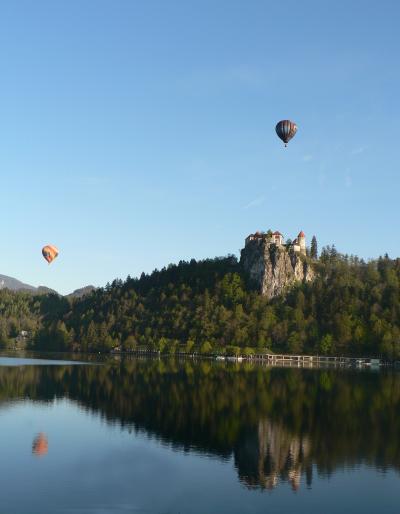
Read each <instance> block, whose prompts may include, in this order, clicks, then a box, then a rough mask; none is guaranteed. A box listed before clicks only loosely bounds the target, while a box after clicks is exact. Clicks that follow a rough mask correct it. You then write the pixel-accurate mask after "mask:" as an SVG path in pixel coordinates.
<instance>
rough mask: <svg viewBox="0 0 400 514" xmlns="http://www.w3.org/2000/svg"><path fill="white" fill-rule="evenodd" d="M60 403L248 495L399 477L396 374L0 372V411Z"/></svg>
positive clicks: (165, 368)
mask: <svg viewBox="0 0 400 514" xmlns="http://www.w3.org/2000/svg"><path fill="white" fill-rule="evenodd" d="M21 398H27V399H31V400H33V401H42V402H50V401H53V400H54V399H55V398H68V399H70V400H71V401H73V402H77V403H78V404H79V405H80V406H81V407H83V408H84V409H85V410H87V411H89V412H92V413H97V414H100V416H102V417H103V418H104V419H106V420H108V421H109V422H112V423H118V424H120V426H121V427H122V428H126V429H129V430H135V431H137V432H142V433H145V434H147V435H149V436H153V437H156V438H157V439H159V440H161V441H162V442H164V443H166V444H171V445H173V446H174V447H177V448H180V449H182V450H184V451H197V452H202V453H207V454H211V455H214V456H217V457H219V458H223V459H227V458H231V457H233V459H234V463H235V466H236V469H237V471H238V475H239V479H240V481H241V482H242V483H243V484H245V485H246V486H247V487H251V488H254V487H257V488H263V489H265V488H267V489H271V488H274V487H275V486H276V485H277V484H278V483H280V482H288V483H290V484H291V486H292V487H293V489H295V490H296V489H298V488H299V487H300V484H301V482H305V483H307V484H308V485H311V483H312V474H313V470H314V472H316V473H318V474H319V475H320V476H329V475H330V474H331V473H333V472H334V471H335V469H336V468H338V467H343V466H347V467H355V466H359V465H362V464H368V465H370V466H374V467H375V468H379V469H382V470H385V469H388V468H393V469H396V470H399V469H400V439H399V437H398V435H399V433H400V375H397V374H395V373H382V372H381V373H372V372H361V373H357V372H350V371H339V372H337V371H334V370H302V369H277V368H273V369H268V368H262V367H258V366H252V365H239V366H237V367H236V366H226V365H225V364H219V363H213V362H200V363H195V362H184V363H178V362H176V361H163V360H160V361H158V360H127V361H123V362H116V363H113V364H110V365H103V366H97V365H96V366H91V365H88V366H59V367H58V366H48V367H47V366H38V367H35V366H31V367H21V368H17V367H14V368H0V408H1V407H2V405H3V406H6V405H9V402H10V401H13V400H17V399H21Z"/></svg>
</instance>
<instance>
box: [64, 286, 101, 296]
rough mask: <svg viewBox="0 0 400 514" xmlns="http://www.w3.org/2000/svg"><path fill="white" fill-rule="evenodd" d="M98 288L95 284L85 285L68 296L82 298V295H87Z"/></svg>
mask: <svg viewBox="0 0 400 514" xmlns="http://www.w3.org/2000/svg"><path fill="white" fill-rule="evenodd" d="M95 289H96V288H95V287H94V286H85V287H81V288H80V289H75V291H74V292H73V293H70V294H67V297H68V298H82V296H86V295H87V294H90V293H91V292H92V291H94V290H95Z"/></svg>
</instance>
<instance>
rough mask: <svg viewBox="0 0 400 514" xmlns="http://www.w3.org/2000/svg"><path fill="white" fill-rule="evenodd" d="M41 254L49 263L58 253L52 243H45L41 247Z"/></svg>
mask: <svg viewBox="0 0 400 514" xmlns="http://www.w3.org/2000/svg"><path fill="white" fill-rule="evenodd" d="M42 255H43V257H44V258H45V259H46V261H47V262H48V263H49V264H51V263H52V262H53V261H54V259H55V258H56V257H57V255H58V249H57V248H56V247H55V246H53V245H46V246H44V247H43V248H42Z"/></svg>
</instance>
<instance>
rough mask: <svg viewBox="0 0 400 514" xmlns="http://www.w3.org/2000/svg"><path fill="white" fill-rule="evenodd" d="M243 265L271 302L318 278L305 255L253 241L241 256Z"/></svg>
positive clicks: (264, 242) (274, 245) (253, 281)
mask: <svg viewBox="0 0 400 514" xmlns="http://www.w3.org/2000/svg"><path fill="white" fill-rule="evenodd" d="M240 262H241V264H242V266H243V269H244V270H245V272H246V273H248V275H249V277H250V280H251V282H252V283H253V284H254V285H255V286H256V287H257V288H258V289H259V291H260V292H261V294H262V295H264V296H266V297H268V298H273V297H275V296H278V295H280V294H282V293H284V292H285V291H287V289H288V288H290V287H291V286H293V285H294V284H295V283H296V282H309V281H311V280H313V279H314V276H315V273H314V270H313V268H312V266H311V264H310V262H309V260H308V259H307V258H306V257H305V256H304V255H300V254H299V253H297V252H295V251H293V249H288V248H287V247H286V246H284V245H276V244H272V243H270V242H268V241H266V240H256V241H250V242H249V243H248V244H247V245H246V246H245V248H243V250H242V252H241V258H240Z"/></svg>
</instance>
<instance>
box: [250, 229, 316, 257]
mask: <svg viewBox="0 0 400 514" xmlns="http://www.w3.org/2000/svg"><path fill="white" fill-rule="evenodd" d="M251 241H256V242H258V243H262V242H265V243H266V244H267V245H276V246H280V247H286V249H287V250H289V251H290V250H291V251H293V252H297V253H301V254H303V255H306V235H305V234H304V232H303V231H302V230H301V231H300V232H299V234H298V236H297V237H296V238H295V239H294V240H293V241H289V242H287V243H284V241H283V235H282V234H281V233H280V232H278V231H275V232H271V231H268V232H255V233H254V234H250V235H248V236H247V237H246V240H245V246H247V245H248V244H249V243H250V242H251Z"/></svg>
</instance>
